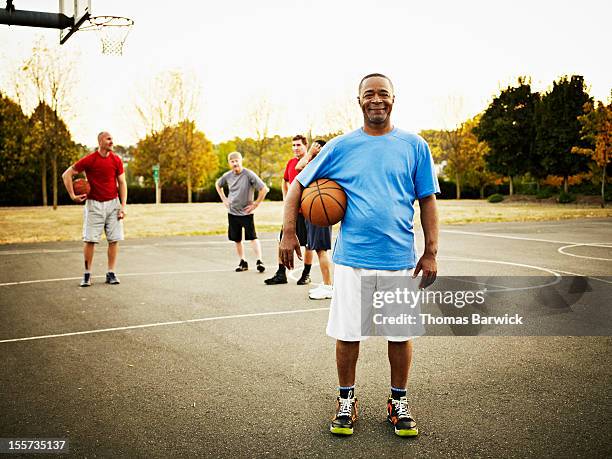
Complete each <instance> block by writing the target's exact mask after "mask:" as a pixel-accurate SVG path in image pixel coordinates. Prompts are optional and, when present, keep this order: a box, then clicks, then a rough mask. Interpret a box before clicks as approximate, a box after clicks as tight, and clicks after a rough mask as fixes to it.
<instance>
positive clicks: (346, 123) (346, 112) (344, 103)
mask: <svg viewBox="0 0 612 459" xmlns="http://www.w3.org/2000/svg"><path fill="white" fill-rule="evenodd" d="M323 119H324V123H325V124H324V126H323V128H324V129H326V130H327V131H328V132H339V133H340V134H343V133H346V132H351V131H354V130H355V129H357V128H358V127H359V126H361V125H362V124H363V113H362V112H361V109H360V108H359V103H358V102H357V97H356V96H349V95H347V96H346V97H342V98H339V99H337V100H335V101H333V102H331V103H329V104H328V105H327V106H326V108H325V109H324V110H323Z"/></svg>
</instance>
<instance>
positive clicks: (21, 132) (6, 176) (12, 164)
mask: <svg viewBox="0 0 612 459" xmlns="http://www.w3.org/2000/svg"><path fill="white" fill-rule="evenodd" d="M29 144H30V136H29V126H28V117H27V116H26V115H25V114H24V113H23V111H22V110H21V107H20V106H19V105H18V104H16V103H15V102H13V101H12V100H11V99H9V98H8V97H6V96H4V95H3V94H2V93H0V183H3V184H6V183H8V182H10V181H11V180H13V179H15V178H17V177H18V176H19V175H22V174H23V173H24V172H25V170H26V169H29V168H31V156H30V149H29Z"/></svg>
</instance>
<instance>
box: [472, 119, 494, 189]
mask: <svg viewBox="0 0 612 459" xmlns="http://www.w3.org/2000/svg"><path fill="white" fill-rule="evenodd" d="M479 118H480V117H479V116H476V117H474V118H472V119H471V120H468V121H466V122H465V123H464V124H463V129H464V140H463V148H464V149H465V150H466V151H468V152H470V153H469V154H468V155H467V156H468V157H469V158H470V161H469V163H468V164H467V168H466V171H465V183H466V184H469V185H472V186H475V187H477V188H478V190H479V191H480V199H484V197H485V195H484V191H485V187H486V186H487V185H489V184H490V183H492V182H494V181H495V180H497V179H499V175H497V174H495V173H494V172H491V171H489V170H488V169H487V162H486V160H485V157H486V155H487V154H489V146H488V145H487V143H486V142H481V141H479V140H478V137H476V135H475V134H474V129H475V128H476V126H478V121H479Z"/></svg>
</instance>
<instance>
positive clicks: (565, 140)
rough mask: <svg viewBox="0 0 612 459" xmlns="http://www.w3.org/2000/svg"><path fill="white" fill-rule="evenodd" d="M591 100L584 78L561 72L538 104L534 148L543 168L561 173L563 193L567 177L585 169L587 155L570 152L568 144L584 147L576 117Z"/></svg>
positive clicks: (586, 146)
mask: <svg viewBox="0 0 612 459" xmlns="http://www.w3.org/2000/svg"><path fill="white" fill-rule="evenodd" d="M592 101H593V100H592V98H591V97H590V96H589V95H588V94H587V92H586V86H585V84H584V78H583V77H582V76H580V75H572V76H571V77H570V78H569V79H568V78H567V77H566V76H564V77H562V78H560V79H559V81H555V82H554V83H553V88H552V89H551V91H550V92H548V93H546V94H545V95H544V96H542V100H541V103H540V104H539V105H538V111H537V112H538V113H537V125H536V141H535V146H536V152H537V155H538V157H539V158H541V166H543V168H544V170H546V171H547V172H548V173H550V174H553V175H558V176H560V177H563V190H564V191H565V192H566V193H567V191H568V177H569V176H570V175H575V174H578V173H579V172H585V171H587V170H588V162H589V159H588V158H587V157H586V156H584V155H583V156H577V155H575V154H573V153H572V148H574V147H578V148H588V142H587V141H586V140H584V139H583V138H582V135H581V124H580V120H579V119H578V118H579V117H580V116H581V115H582V114H583V107H584V105H585V104H586V103H592Z"/></svg>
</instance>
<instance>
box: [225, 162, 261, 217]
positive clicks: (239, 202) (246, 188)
mask: <svg viewBox="0 0 612 459" xmlns="http://www.w3.org/2000/svg"><path fill="white" fill-rule="evenodd" d="M217 185H219V186H220V187H223V186H225V185H227V186H228V188H229V193H228V196H227V198H228V199H229V201H230V205H229V213H230V214H232V215H248V214H247V213H246V212H245V211H244V208H245V207H246V206H248V205H249V204H252V203H253V198H254V196H255V193H254V191H253V188H255V189H256V190H257V191H259V190H261V189H262V188H263V187H264V186H266V185H265V184H264V182H263V181H262V180H261V179H260V178H259V177H257V174H256V173H255V172H253V171H252V170H250V169H247V168H246V167H243V168H242V171H240V174H234V172H233V171H227V172H226V173H225V174H223V175H222V176H221V177H219V180H217Z"/></svg>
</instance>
